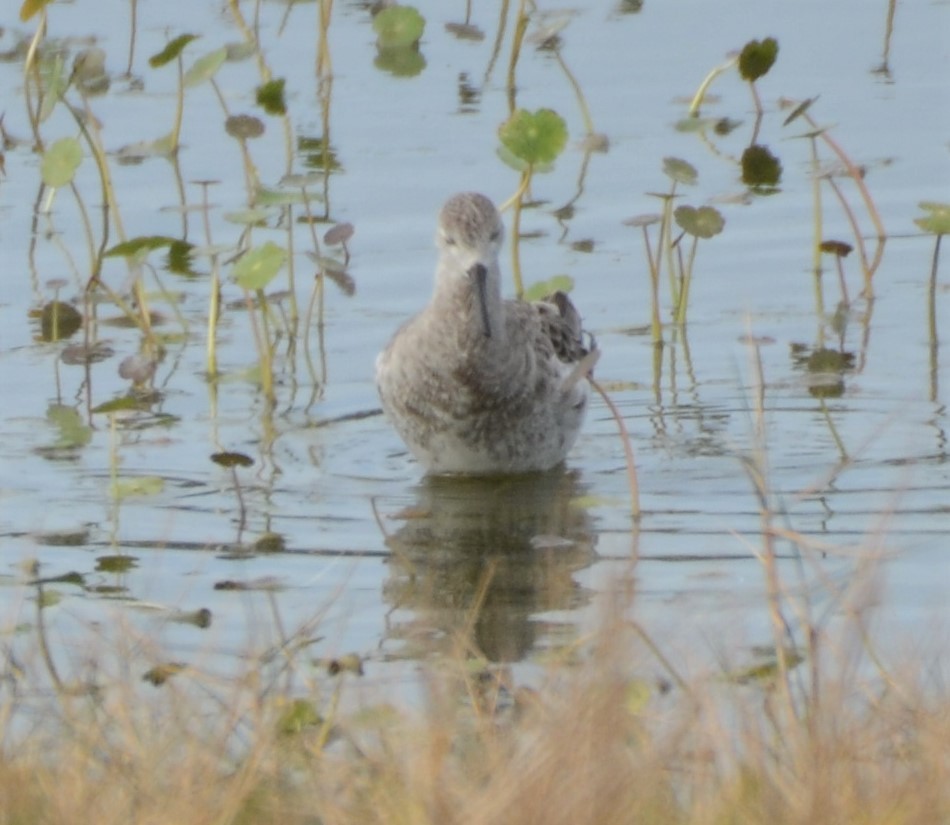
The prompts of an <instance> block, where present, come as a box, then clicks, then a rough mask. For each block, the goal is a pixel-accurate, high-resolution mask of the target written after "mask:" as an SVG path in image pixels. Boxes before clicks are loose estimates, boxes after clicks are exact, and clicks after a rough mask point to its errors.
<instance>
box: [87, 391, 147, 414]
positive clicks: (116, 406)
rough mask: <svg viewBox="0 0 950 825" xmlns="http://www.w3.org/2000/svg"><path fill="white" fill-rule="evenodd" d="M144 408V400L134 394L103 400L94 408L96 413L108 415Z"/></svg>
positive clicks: (93, 410)
mask: <svg viewBox="0 0 950 825" xmlns="http://www.w3.org/2000/svg"><path fill="white" fill-rule="evenodd" d="M141 409H142V402H141V401H140V400H139V399H137V398H135V397H134V396H132V395H122V396H120V397H119V398H111V399H109V400H108V401H103V402H102V403H101V404H97V405H96V406H95V407H93V408H92V412H93V413H95V414H96V415H108V414H109V413H117V412H134V411H136V410H141Z"/></svg>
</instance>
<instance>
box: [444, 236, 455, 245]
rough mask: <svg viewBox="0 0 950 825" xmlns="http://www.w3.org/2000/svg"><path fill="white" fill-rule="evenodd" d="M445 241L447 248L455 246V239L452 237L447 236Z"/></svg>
mask: <svg viewBox="0 0 950 825" xmlns="http://www.w3.org/2000/svg"><path fill="white" fill-rule="evenodd" d="M443 240H444V241H445V245H446V246H455V238H453V237H452V236H451V235H446V236H445V237H444V238H443Z"/></svg>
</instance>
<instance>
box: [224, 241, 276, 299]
mask: <svg viewBox="0 0 950 825" xmlns="http://www.w3.org/2000/svg"><path fill="white" fill-rule="evenodd" d="M286 260H287V252H286V250H284V249H282V248H281V247H279V246H278V245H277V244H275V243H274V242H273V241H268V242H267V243H265V244H264V245H263V246H258V247H256V248H255V249H252V250H251V251H250V252H248V253H246V254H245V255H244V256H243V257H242V258H241V260H239V261H238V262H237V263H236V264H235V265H234V280H235V281H237V282H238V284H239V285H240V286H242V287H244V289H263V288H264V287H266V286H267V285H268V284H269V283H270V282H271V281H272V280H273V279H274V276H275V275H277V273H278V272H280V268H281V267H282V266H283V265H284V263H285V262H286Z"/></svg>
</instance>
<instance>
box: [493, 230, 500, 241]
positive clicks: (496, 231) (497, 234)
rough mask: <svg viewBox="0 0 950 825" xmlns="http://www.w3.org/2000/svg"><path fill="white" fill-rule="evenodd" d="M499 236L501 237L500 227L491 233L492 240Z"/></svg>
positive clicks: (497, 238)
mask: <svg viewBox="0 0 950 825" xmlns="http://www.w3.org/2000/svg"><path fill="white" fill-rule="evenodd" d="M500 238H501V229H496V230H495V231H494V232H492V233H491V240H492V242H494V241H497V240H499V239H500Z"/></svg>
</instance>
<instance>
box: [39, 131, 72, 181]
mask: <svg viewBox="0 0 950 825" xmlns="http://www.w3.org/2000/svg"><path fill="white" fill-rule="evenodd" d="M80 163H82V147H81V146H80V145H79V141H78V140H76V138H62V139H61V140H57V141H56V143H54V144H53V145H52V146H50V147H49V149H47V150H46V152H45V153H44V154H43V161H42V163H41V164H40V173H41V174H42V176H43V183H45V184H46V185H47V186H53V187H56V188H58V187H60V186H66V184H68V183H70V182H71V181H72V179H73V175H75V174H76V170H77V169H78V168H79V164H80Z"/></svg>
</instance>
